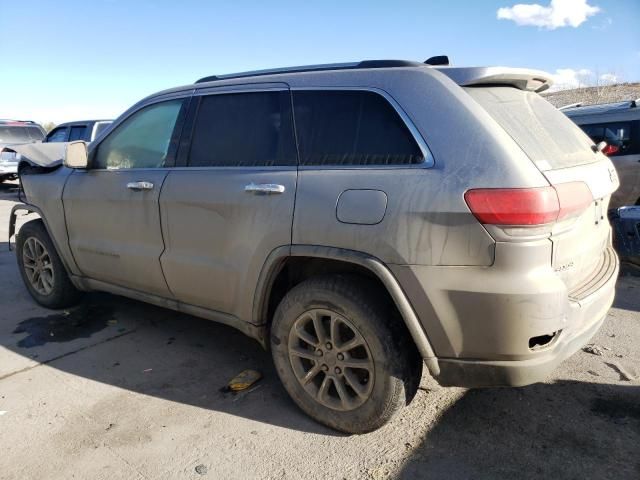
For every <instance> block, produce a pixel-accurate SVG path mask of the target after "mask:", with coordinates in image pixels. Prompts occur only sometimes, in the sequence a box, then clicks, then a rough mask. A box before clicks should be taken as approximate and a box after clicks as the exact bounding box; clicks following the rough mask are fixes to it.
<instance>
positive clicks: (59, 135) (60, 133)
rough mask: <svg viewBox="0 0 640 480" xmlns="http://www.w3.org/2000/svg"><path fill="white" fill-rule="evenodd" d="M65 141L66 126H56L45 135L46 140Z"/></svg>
mask: <svg viewBox="0 0 640 480" xmlns="http://www.w3.org/2000/svg"><path fill="white" fill-rule="evenodd" d="M66 141H67V127H60V128H56V129H55V130H52V131H51V132H49V135H47V142H52V143H53V142H66Z"/></svg>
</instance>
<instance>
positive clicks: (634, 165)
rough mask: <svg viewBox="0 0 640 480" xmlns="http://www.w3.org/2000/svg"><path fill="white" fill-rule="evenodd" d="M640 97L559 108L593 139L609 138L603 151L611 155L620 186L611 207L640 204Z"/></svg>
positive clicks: (596, 141)
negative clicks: (624, 100)
mask: <svg viewBox="0 0 640 480" xmlns="http://www.w3.org/2000/svg"><path fill="white" fill-rule="evenodd" d="M639 103H640V99H638V100H632V101H626V102H616V103H604V104H600V105H587V106H581V105H579V104H578V105H568V106H566V107H561V108H560V110H561V111H562V112H563V113H565V114H566V115H567V116H568V117H569V118H570V119H571V120H573V121H574V122H575V123H576V124H577V125H578V126H579V127H580V128H581V129H582V130H583V131H584V132H585V133H586V134H587V135H589V137H591V139H592V140H593V141H594V143H596V144H598V143H600V142H606V144H607V145H606V146H605V147H604V149H603V150H602V153H604V154H605V155H607V156H609V157H611V160H612V161H613V164H614V165H615V167H616V169H617V171H618V176H619V177H620V188H619V189H618V191H617V192H615V193H614V194H613V195H612V197H611V203H610V205H609V207H610V208H617V207H620V206H623V205H640V106H639V105H638V104H639Z"/></svg>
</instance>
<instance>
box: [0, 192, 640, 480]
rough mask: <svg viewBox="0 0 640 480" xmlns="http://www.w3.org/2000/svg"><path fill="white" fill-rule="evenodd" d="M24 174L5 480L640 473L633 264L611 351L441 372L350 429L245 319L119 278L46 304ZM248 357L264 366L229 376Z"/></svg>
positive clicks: (3, 388)
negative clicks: (533, 372)
mask: <svg viewBox="0 0 640 480" xmlns="http://www.w3.org/2000/svg"><path fill="white" fill-rule="evenodd" d="M15 187H16V185H15V184H2V185H0V432H1V434H0V478H2V479H27V478H48V479H54V478H65V479H67V478H96V479H100V478H105V479H107V478H108V479H120V478H122V479H133V478H154V479H155V478H216V479H217V478H278V479H279V478H292V479H293V478H305V479H313V478H336V479H342V478H345V479H356V478H371V479H382V478H406V479H414V478H474V479H477V478H500V477H501V478H541V477H542V476H549V477H550V478H616V479H623V478H634V479H636V478H639V477H640V381H639V378H640V348H639V342H640V277H633V276H624V277H621V278H620V279H619V282H618V287H617V296H616V300H615V304H614V308H612V309H611V311H610V313H609V315H608V317H607V319H606V322H605V324H604V326H603V327H602V329H601V330H600V332H599V333H598V334H597V336H596V337H595V338H594V340H593V342H594V344H595V345H596V347H597V348H595V349H594V350H593V351H594V352H595V354H594V353H588V352H585V351H581V352H578V353H577V354H576V355H574V356H573V357H572V358H570V359H569V360H568V361H566V362H565V363H564V364H563V365H562V366H561V367H560V368H558V369H557V370H556V371H555V372H554V375H553V376H552V378H549V379H548V381H547V382H546V383H541V384H536V385H532V386H529V387H525V388H517V389H516V388H513V389H483V390H465V389H460V388H442V387H439V386H438V385H437V384H436V383H435V382H434V381H433V380H431V379H430V378H428V375H427V374H426V372H425V373H424V375H423V379H422V384H421V387H420V390H419V392H418V394H417V396H416V399H415V400H414V402H413V403H412V404H411V406H410V407H409V408H406V409H405V410H404V411H403V412H402V413H401V415H400V416H398V417H397V418H396V419H395V420H394V421H393V422H391V423H390V424H389V425H387V426H386V427H384V428H382V429H381V430H379V431H376V432H374V433H371V434H368V435H363V436H346V435H342V434H338V433H336V432H334V431H331V430H329V429H327V428H324V427H322V426H320V425H318V424H316V423H314V422H313V421H312V420H310V419H309V418H307V417H306V416H305V415H304V414H303V413H302V412H300V411H299V410H298V409H297V408H296V406H295V405H294V404H293V402H291V401H290V400H289V398H288V397H287V395H286V393H285V391H284V389H283V388H282V387H281V386H280V384H279V382H278V379H277V376H276V374H275V371H274V370H273V368H272V367H271V360H270V356H269V354H268V353H267V352H264V351H263V350H262V349H261V347H260V346H259V345H258V344H257V343H255V342H254V341H252V340H250V339H249V338H246V337H244V336H243V335H242V334H240V333H239V332H237V331H235V330H233V329H231V328H229V327H226V326H222V325H217V324H213V323H211V322H207V321H206V320H201V319H197V318H194V317H190V316H188V315H184V314H179V313H175V312H173V311H169V310H164V309H161V308H156V307H153V306H150V305H146V304H143V303H139V302H135V301H132V300H127V299H124V298H121V297H116V296H112V295H107V294H90V295H87V296H86V298H85V300H84V301H83V303H82V304H81V305H80V306H79V307H77V308H75V309H72V310H69V311H55V312H54V311H48V310H45V309H43V308H41V307H39V306H37V305H36V304H35V302H33V301H32V300H31V298H30V297H29V296H28V294H27V291H26V290H25V288H24V287H23V284H22V280H21V278H20V275H19V273H18V270H17V267H16V263H15V258H14V253H13V252H10V251H9V249H8V244H7V226H8V217H9V211H10V209H11V206H12V205H13V204H14V202H16V201H17V194H16V188H15ZM597 353H601V355H598V354H597ZM247 368H252V369H257V370H259V371H261V372H262V374H263V378H262V380H261V381H260V382H258V383H257V384H256V385H255V386H253V387H252V388H250V389H249V390H246V391H244V392H241V393H239V394H235V395H234V394H231V393H228V392H225V391H224V387H225V385H226V384H227V382H228V381H229V379H231V378H232V377H233V376H234V375H236V374H237V373H239V372H241V371H242V370H244V369H247Z"/></svg>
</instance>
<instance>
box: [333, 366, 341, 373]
mask: <svg viewBox="0 0 640 480" xmlns="http://www.w3.org/2000/svg"><path fill="white" fill-rule="evenodd" d="M334 372H336V373H337V374H338V375H340V374H341V373H342V370H340V367H336V368H335V370H334Z"/></svg>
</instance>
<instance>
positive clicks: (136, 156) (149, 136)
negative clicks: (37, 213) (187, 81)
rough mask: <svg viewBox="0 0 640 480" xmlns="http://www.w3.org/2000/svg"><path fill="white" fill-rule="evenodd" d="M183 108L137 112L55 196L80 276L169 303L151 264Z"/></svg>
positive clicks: (167, 104) (159, 106)
mask: <svg viewBox="0 0 640 480" xmlns="http://www.w3.org/2000/svg"><path fill="white" fill-rule="evenodd" d="M187 103H188V98H174V99H171V100H166V101H162V102H157V103H153V104H151V105H147V106H145V107H143V108H141V109H139V110H137V111H136V112H134V113H133V114H131V115H130V116H129V117H128V118H127V119H125V120H124V121H123V122H121V123H120V125H118V126H117V127H116V128H115V129H114V130H113V131H112V132H111V133H110V134H109V135H108V136H107V137H105V138H104V140H102V141H101V142H100V144H99V145H97V147H96V148H94V149H92V151H91V153H90V168H89V169H87V170H85V171H82V170H75V171H74V172H73V173H72V174H71V175H70V177H69V179H68V181H67V184H66V185H65V189H64V194H63V204H64V209H65V216H66V221H67V231H68V235H69V245H70V248H71V251H72V253H73V256H74V258H75V261H76V264H77V265H78V268H79V269H80V271H81V272H82V274H83V275H85V276H86V277H89V278H92V279H94V280H100V281H103V282H106V283H109V284H113V285H118V286H121V287H126V288H130V289H134V290H138V291H142V292H145V293H151V294H154V295H159V296H162V297H171V293H170V291H169V288H168V287H167V283H166V282H165V279H164V275H163V273H162V269H161V267H160V260H159V259H160V255H161V254H162V252H163V250H164V242H163V239H162V232H161V228H160V213H159V206H158V198H159V195H160V189H161V188H162V184H163V182H164V180H165V178H166V176H167V173H168V168H169V167H171V166H172V165H173V163H174V159H175V152H176V147H177V141H178V136H179V132H180V129H181V123H182V121H183V118H184V114H185V111H186V106H187V105H186V104H187Z"/></svg>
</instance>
